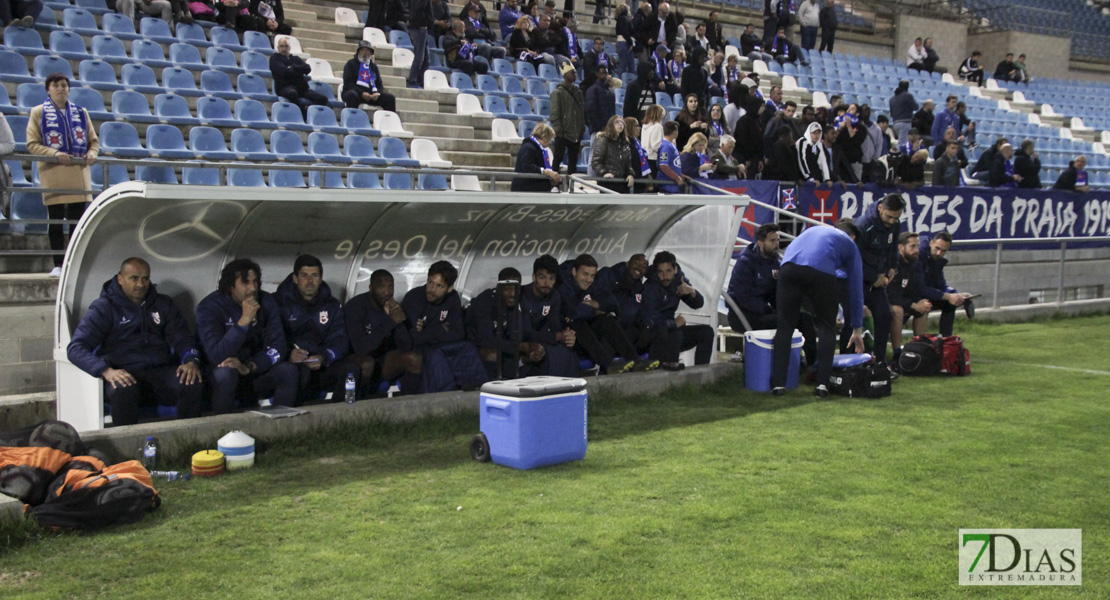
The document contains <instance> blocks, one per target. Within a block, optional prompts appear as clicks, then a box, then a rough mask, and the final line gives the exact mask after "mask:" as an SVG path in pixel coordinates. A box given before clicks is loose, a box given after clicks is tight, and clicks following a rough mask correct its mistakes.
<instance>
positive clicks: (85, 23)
mask: <svg viewBox="0 0 1110 600" xmlns="http://www.w3.org/2000/svg"><path fill="white" fill-rule="evenodd" d="M62 25H64V26H65V28H66V29H68V30H70V31H72V32H73V33H76V34H78V35H85V36H89V37H92V36H94V35H100V28H99V27H97V26H96V17H94V16H93V14H92V13H91V12H89V11H87V10H85V9H83V8H67V9H65V10H63V11H62Z"/></svg>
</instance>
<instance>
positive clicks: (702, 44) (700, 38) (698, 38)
mask: <svg viewBox="0 0 1110 600" xmlns="http://www.w3.org/2000/svg"><path fill="white" fill-rule="evenodd" d="M705 32H706V27H705V23H698V26H697V27H696V28H694V37H692V38H690V39H689V40H688V41H687V43H688V44H689V46H690V54H691V56H693V52H694V48H701V49H702V50H705V51H706V52H713V51H714V50H713V44H711V43H710V42H709V38H708V37H706V33H705Z"/></svg>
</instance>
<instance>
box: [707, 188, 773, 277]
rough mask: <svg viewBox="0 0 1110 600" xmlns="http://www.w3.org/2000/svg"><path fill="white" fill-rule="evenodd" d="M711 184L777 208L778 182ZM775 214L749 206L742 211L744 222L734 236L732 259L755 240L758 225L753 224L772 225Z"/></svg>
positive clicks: (768, 210) (761, 208)
mask: <svg viewBox="0 0 1110 600" xmlns="http://www.w3.org/2000/svg"><path fill="white" fill-rule="evenodd" d="M712 184H713V185H715V186H717V187H719V188H721V189H724V190H728V191H730V192H733V193H736V194H747V195H748V196H749V197H750V198H751V199H752V200H756V201H758V202H763V203H764V204H770V205H771V206H779V182H777V181H758V180H751V181H748V180H727V181H719V180H713V181H712ZM774 221H775V213H774V212H772V211H771V210H770V209H768V208H764V207H762V206H757V205H755V204H749V205H748V206H747V207H746V208H745V209H744V222H743V223H741V224H740V231H738V232H737V234H736V246H735V247H734V248H733V250H732V256H733V258H736V257H737V256H739V255H740V252H743V250H744V248H747V246H748V244H749V243H751V242H752V241H753V240H755V230H756V228H757V227H759V225H755V224H753V223H759V224H760V225H762V224H763V223H773V222H774Z"/></svg>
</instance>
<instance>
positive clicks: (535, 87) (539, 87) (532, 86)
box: [524, 77, 635, 98]
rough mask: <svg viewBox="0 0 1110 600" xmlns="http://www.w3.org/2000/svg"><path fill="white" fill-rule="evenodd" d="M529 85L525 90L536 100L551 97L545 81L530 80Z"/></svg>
mask: <svg viewBox="0 0 1110 600" xmlns="http://www.w3.org/2000/svg"><path fill="white" fill-rule="evenodd" d="M633 80H635V77H633ZM527 83H528V85H527V86H526V87H525V88H524V89H525V90H526V92H527V94H528V95H529V96H533V97H535V98H545V97H547V96H548V95H549V94H548V91H547V83H546V82H545V81H543V80H536V79H530V80H528V82H527Z"/></svg>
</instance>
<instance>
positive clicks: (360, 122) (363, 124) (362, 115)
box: [339, 108, 382, 137]
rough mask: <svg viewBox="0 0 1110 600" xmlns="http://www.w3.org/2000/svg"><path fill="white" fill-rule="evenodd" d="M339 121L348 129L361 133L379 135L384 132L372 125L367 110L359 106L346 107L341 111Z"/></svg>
mask: <svg viewBox="0 0 1110 600" xmlns="http://www.w3.org/2000/svg"><path fill="white" fill-rule="evenodd" d="M339 122H340V123H341V124H342V125H343V127H346V128H347V130H348V131H350V132H353V133H357V134H359V135H369V136H373V137H378V136H380V135H381V134H382V132H380V131H378V130H377V129H374V128H373V127H372V126H371V125H370V117H368V116H366V112H365V111H362V110H359V109H357V108H344V109H343V111H342V112H340V113H339Z"/></svg>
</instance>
